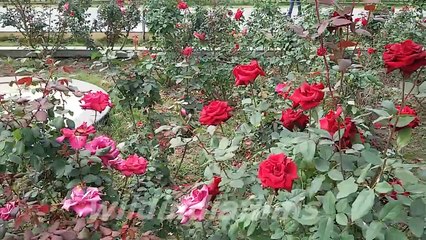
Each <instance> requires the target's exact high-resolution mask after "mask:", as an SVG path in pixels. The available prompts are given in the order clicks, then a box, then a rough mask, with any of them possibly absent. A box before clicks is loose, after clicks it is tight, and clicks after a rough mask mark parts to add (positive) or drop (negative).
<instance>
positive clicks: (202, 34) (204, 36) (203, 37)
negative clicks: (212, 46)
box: [193, 32, 206, 41]
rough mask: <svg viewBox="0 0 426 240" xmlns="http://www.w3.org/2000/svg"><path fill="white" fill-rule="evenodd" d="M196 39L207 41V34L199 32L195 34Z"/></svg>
mask: <svg viewBox="0 0 426 240" xmlns="http://www.w3.org/2000/svg"><path fill="white" fill-rule="evenodd" d="M193 35H194V37H195V38H197V39H200V40H201V41H204V40H206V34H205V33H198V32H194V34H193Z"/></svg>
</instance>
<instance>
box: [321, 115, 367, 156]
mask: <svg viewBox="0 0 426 240" xmlns="http://www.w3.org/2000/svg"><path fill="white" fill-rule="evenodd" d="M341 113H342V109H341V108H340V107H339V108H338V109H337V111H336V112H335V111H333V110H331V111H330V112H329V113H328V114H327V115H326V116H325V117H323V118H321V119H320V120H319V123H320V128H321V129H324V130H326V131H328V132H329V133H330V135H331V137H333V136H334V134H336V132H337V131H339V130H340V129H345V131H344V132H343V135H342V136H341V139H340V143H339V145H340V147H341V148H342V149H345V148H349V147H351V146H352V140H353V139H354V138H355V137H356V135H357V134H359V135H360V137H361V139H362V134H361V133H360V132H359V131H358V128H357V127H356V125H355V123H354V122H352V119H351V118H349V117H346V118H345V119H344V121H341V119H339V118H340V114H341ZM342 120H343V119H342Z"/></svg>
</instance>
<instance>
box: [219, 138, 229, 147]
mask: <svg viewBox="0 0 426 240" xmlns="http://www.w3.org/2000/svg"><path fill="white" fill-rule="evenodd" d="M228 145H229V139H228V138H226V137H224V138H222V139H221V140H220V142H219V149H222V150H224V149H226V148H227V147H228Z"/></svg>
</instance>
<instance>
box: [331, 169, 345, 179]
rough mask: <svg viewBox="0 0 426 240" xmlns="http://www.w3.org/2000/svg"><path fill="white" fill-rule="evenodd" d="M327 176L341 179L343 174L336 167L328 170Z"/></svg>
mask: <svg viewBox="0 0 426 240" xmlns="http://www.w3.org/2000/svg"><path fill="white" fill-rule="evenodd" d="M328 177H329V178H330V179H332V180H334V181H342V180H343V175H342V173H341V172H340V171H339V170H337V169H332V170H330V172H328Z"/></svg>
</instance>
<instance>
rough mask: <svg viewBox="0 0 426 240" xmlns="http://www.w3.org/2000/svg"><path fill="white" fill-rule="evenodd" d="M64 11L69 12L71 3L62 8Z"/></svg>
mask: <svg viewBox="0 0 426 240" xmlns="http://www.w3.org/2000/svg"><path fill="white" fill-rule="evenodd" d="M62 9H63V10H64V12H68V10H69V9H70V3H69V2H66V3H65V4H64V6H62Z"/></svg>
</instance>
